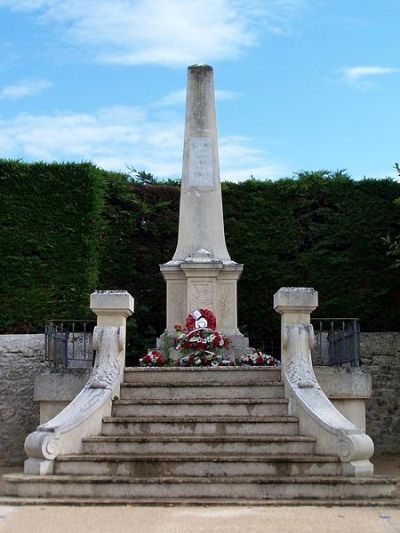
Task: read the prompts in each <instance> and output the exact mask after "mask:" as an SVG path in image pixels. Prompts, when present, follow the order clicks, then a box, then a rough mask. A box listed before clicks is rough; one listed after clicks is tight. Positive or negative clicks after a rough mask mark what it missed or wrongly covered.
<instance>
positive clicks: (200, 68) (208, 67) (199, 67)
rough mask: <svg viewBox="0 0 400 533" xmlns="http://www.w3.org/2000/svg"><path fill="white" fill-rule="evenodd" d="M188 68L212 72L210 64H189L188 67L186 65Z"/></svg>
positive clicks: (191, 70) (192, 70) (194, 70)
mask: <svg viewBox="0 0 400 533" xmlns="http://www.w3.org/2000/svg"><path fill="white" fill-rule="evenodd" d="M188 70H190V72H210V71H211V72H212V70H213V68H212V67H211V66H210V65H198V64H196V65H190V67H188Z"/></svg>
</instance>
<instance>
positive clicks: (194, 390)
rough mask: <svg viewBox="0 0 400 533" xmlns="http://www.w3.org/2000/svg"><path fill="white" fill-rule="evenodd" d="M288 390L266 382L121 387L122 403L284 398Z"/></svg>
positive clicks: (158, 384) (277, 383)
mask: <svg viewBox="0 0 400 533" xmlns="http://www.w3.org/2000/svg"><path fill="white" fill-rule="evenodd" d="M283 397H284V390H283V383H282V382H281V381H266V382H265V383H263V384H260V383H257V384H256V385H254V383H253V382H251V381H243V382H241V383H240V385H239V384H238V383H235V382H227V383H224V385H223V386H221V384H220V383H218V382H214V381H207V382H202V383H192V384H185V383H180V382H176V383H174V384H168V385H166V384H163V383H157V382H154V381H148V382H141V381H138V382H130V383H122V384H121V400H140V399H141V400H146V399H149V398H152V399H155V400H156V399H159V400H182V399H185V400H194V399H203V400H207V399H230V398H232V399H241V398H247V399H265V398H283Z"/></svg>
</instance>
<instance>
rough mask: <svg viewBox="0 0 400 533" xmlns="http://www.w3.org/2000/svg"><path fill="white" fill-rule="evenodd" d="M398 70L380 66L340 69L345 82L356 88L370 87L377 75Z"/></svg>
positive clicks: (397, 70) (373, 84)
mask: <svg viewBox="0 0 400 533" xmlns="http://www.w3.org/2000/svg"><path fill="white" fill-rule="evenodd" d="M395 72H399V69H397V68H391V67H380V66H358V67H347V68H344V69H342V70H341V75H342V78H343V80H344V81H345V83H347V84H348V85H350V86H352V87H356V88H358V89H372V88H373V87H374V86H375V85H376V79H377V78H378V77H379V76H384V75H387V74H393V73H395Z"/></svg>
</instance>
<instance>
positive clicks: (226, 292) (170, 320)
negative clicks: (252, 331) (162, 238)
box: [160, 250, 249, 358]
mask: <svg viewBox="0 0 400 533" xmlns="http://www.w3.org/2000/svg"><path fill="white" fill-rule="evenodd" d="M205 252H206V251H205V250H204V251H203V255H202V257H193V258H188V259H186V260H185V261H170V262H168V263H165V264H163V265H160V270H161V273H162V275H163V277H164V279H165V281H166V284H167V328H166V329H167V332H168V335H169V336H173V335H174V334H175V324H181V325H183V326H184V325H185V322H186V318H187V316H188V315H189V313H190V312H191V311H193V309H198V308H199V309H202V308H206V309H210V310H211V311H212V312H213V313H214V314H215V316H216V318H217V330H218V332H219V333H222V334H223V335H224V336H226V337H229V339H230V340H231V351H232V355H234V356H235V358H238V357H240V355H243V354H244V353H245V352H246V351H247V350H248V346H249V341H248V339H247V338H246V337H245V336H244V335H242V333H240V331H239V329H238V326H237V282H238V279H239V278H240V275H241V273H242V270H243V265H240V264H238V263H235V262H234V261H229V262H224V261H218V260H213V259H211V258H209V257H208V256H207V255H206V253H205Z"/></svg>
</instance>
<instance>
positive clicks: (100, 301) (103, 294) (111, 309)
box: [90, 290, 134, 317]
mask: <svg viewBox="0 0 400 533" xmlns="http://www.w3.org/2000/svg"><path fill="white" fill-rule="evenodd" d="M90 309H91V310H92V311H93V313H95V314H96V315H123V316H126V317H128V316H130V315H131V314H132V313H133V310H134V300H133V297H132V296H131V295H130V294H129V292H128V291H114V290H110V291H96V292H93V293H92V294H91V295H90Z"/></svg>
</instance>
